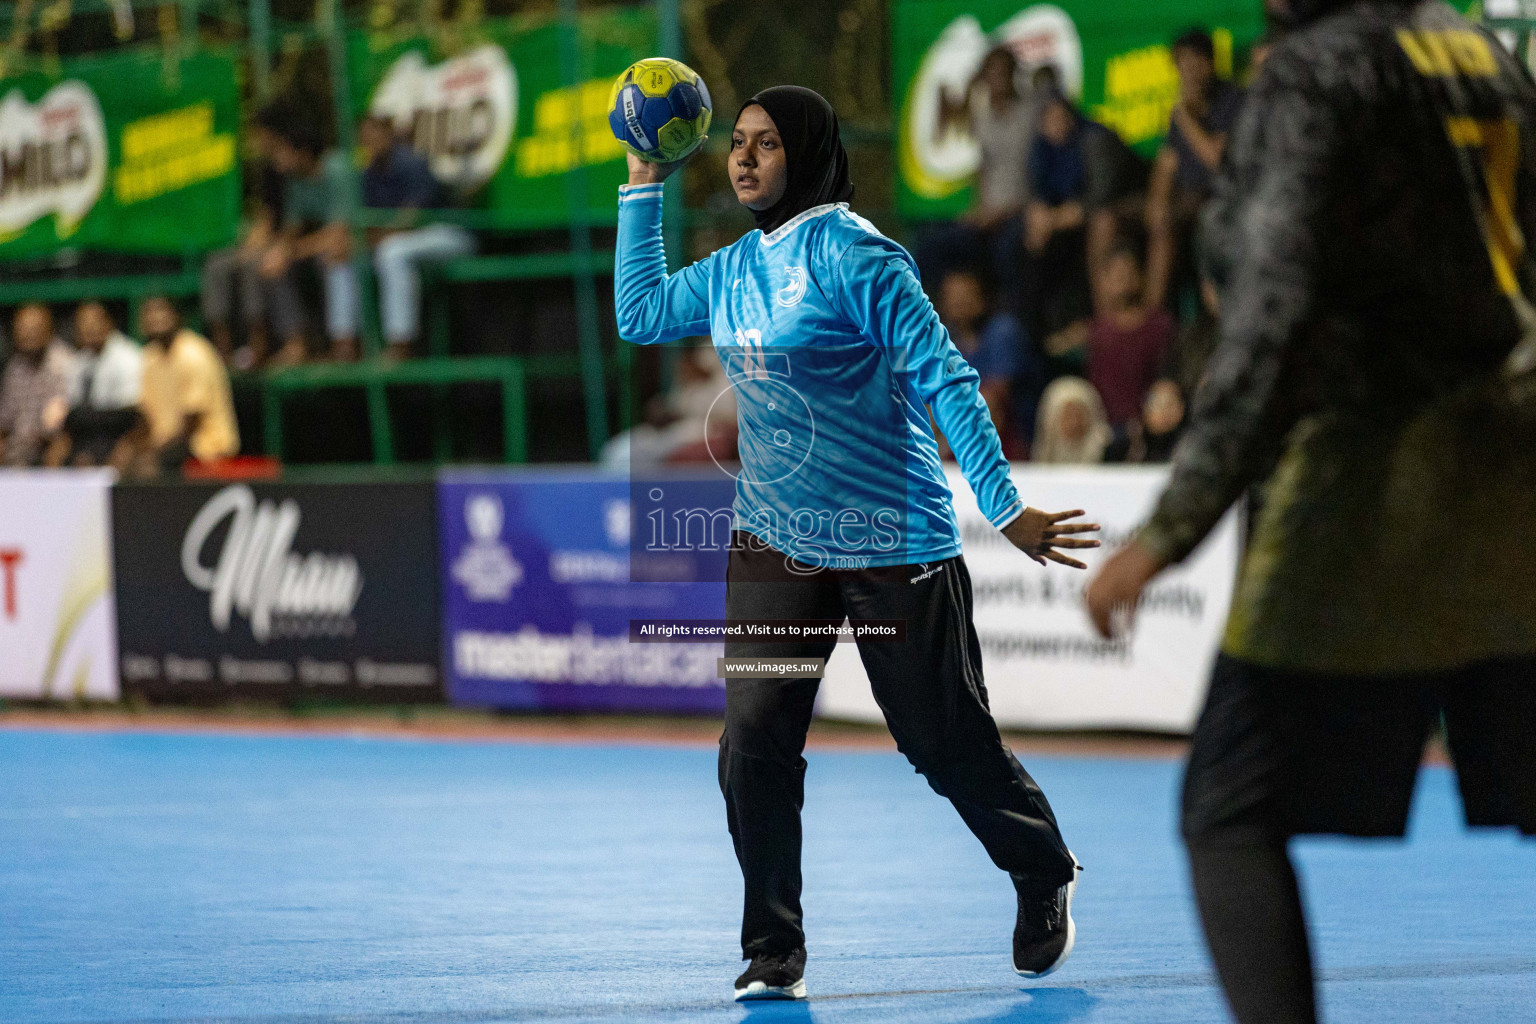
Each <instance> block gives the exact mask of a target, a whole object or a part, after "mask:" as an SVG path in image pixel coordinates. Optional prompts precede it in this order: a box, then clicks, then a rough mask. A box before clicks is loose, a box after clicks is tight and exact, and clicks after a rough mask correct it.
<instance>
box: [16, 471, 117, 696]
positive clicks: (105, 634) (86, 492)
mask: <svg viewBox="0 0 1536 1024" xmlns="http://www.w3.org/2000/svg"><path fill="white" fill-rule="evenodd" d="M111 488H112V473H111V471H110V470H47V471H38V472H29V471H26V470H15V471H0V696H5V697H22V698H31V699H52V700H70V699H76V698H89V699H92V700H116V699H117V694H118V688H117V613H116V609H115V606H114V604H113V596H112V551H111V543H112V541H111V529H112V525H111V517H110V515H109V509H108V502H109V501H110V500H111V498H110V494H111Z"/></svg>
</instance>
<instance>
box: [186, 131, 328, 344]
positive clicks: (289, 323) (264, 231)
mask: <svg viewBox="0 0 1536 1024" xmlns="http://www.w3.org/2000/svg"><path fill="white" fill-rule="evenodd" d="M300 116H301V115H300V114H298V113H297V112H294V111H292V110H291V109H290V108H289V107H288V106H287V105H273V106H269V107H267V108H266V109H264V110H262V111H260V112H259V113H258V114H257V116H256V124H255V138H256V146H257V150H258V152H259V153H260V154H261V156H262V160H261V162H260V163H259V164H258V165H257V167H256V185H257V188H256V195H255V196H254V199H253V202H252V205H251V208H250V210H249V211H248V213H247V217H246V220H245V223H244V224H243V225H242V231H241V237H240V240H239V242H238V243H237V244H236V245H234V246H231V247H230V248H228V249H220V250H219V251H217V252H212V253H209V254H208V256H207V258H206V259H205V260H204V261H203V279H202V306H203V321H204V323H206V324H207V326H208V333H209V336H210V338H211V339H212V341H213V343H214V346H215V347H216V348H218V350H219V353H220V355H222V356H223V357H224V358H225V360H227V361H228V362H229V363H230V364H231V365H232V366H236V367H238V368H240V369H252V368H254V367H256V366H260V365H261V364H262V363H263V362H265V361H266V359H267V355H268V352H269V345H270V342H269V326H270V332H271V333H272V334H275V335H276V336H277V338H278V339H279V340H280V342H281V343H282V345H283V347H284V351H285V352H286V353H287V354H288V357H289V358H290V359H291V358H292V357H294V356H296V355H302V353H303V351H304V308H303V304H302V302H301V301H300V299H299V294H298V287H297V284H296V282H295V280H294V275H293V273H292V270H291V267H287V266H285V267H283V268H282V270H281V272H280V273H275V274H274V275H273V276H268V275H267V274H264V273H263V267H264V264H265V261H266V259H267V252H268V250H269V249H271V248H272V247H273V245H274V244H276V243H277V242H278V240H279V233H280V231H281V228H282V225H283V223H284V218H283V192H284V189H285V188H286V187H287V179H286V178H285V177H284V175H283V174H282V173H280V172H279V171H278V169H277V166H276V164H275V163H274V161H273V158H272V154H273V152H274V150H275V148H276V147H277V146H278V145H279V144H280V143H279V139H278V134H277V133H278V129H279V128H280V127H281V126H282V125H283V124H284V123H285V121H287V120H291V119H295V118H298V117H300ZM275 262H276V261H275V260H274V267H275ZM237 300H238V302H237ZM237 307H238V309H237ZM237 312H238V313H239V317H238V323H237V322H236V313H237ZM237 327H239V328H243V330H244V333H245V338H244V341H245V344H244V345H242V346H241V347H240V348H239V350H238V351H236V349H235V336H236V328H237Z"/></svg>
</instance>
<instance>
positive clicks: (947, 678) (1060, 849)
mask: <svg viewBox="0 0 1536 1024" xmlns="http://www.w3.org/2000/svg"><path fill="white" fill-rule="evenodd" d="M754 543H756V549H755V550H743V545H742V544H738V545H737V546H736V550H734V551H733V552H732V555H731V563H730V572H729V575H728V586H727V591H726V615H727V618H729V619H731V620H742V619H829V620H835V621H841V620H842V619H843V618H844V616H847V617H848V618H850V619H855V620H859V619H902V620H905V622H906V639H905V641H904V642H900V643H891V642H865V641H860V644H859V655H860V657H861V658H862V659H863V661H864V667H865V670H866V671H867V672H868V674H869V679H870V684H871V687H872V689H873V691H874V696H875V700H876V702H877V703H878V704H879V705H880V709H881V711H883V712H884V713H885V720H886V722H887V724H888V725H889V726H890V730H891V735H892V736H894V737H895V739H896V745H897V747H898V748H899V749H900V750H901V752H902V753H903V754H905V755H906V757H907V759H908V760H909V761H911V762H912V765H913V766H914V767H915V768H916V769H917V770H918V771H919V772H921V773H922V775H923V776H924V777H925V778H926V779H927V780H928V784H929V785H931V786H932V787H933V789H934V791H935V792H937V793H939V794H940V795H941V796H944V797H947V798H948V799H949V800H950V802H951V803H953V804H954V805H955V810H957V811H959V812H960V817H961V818H963V819H964V820H965V823H966V825H968V826H969V827H970V829H971V831H972V832H973V833H975V835H976V838H978V839H980V840H981V842H982V845H983V846H985V847H986V850H987V853H988V854H989V855H990V856H991V858H992V861H993V863H995V864H996V865H997V866H998V867H1000V868H1002V869H1003V870H1004V871H1007V872H1009V873H1010V874H1012V875H1015V876H1018V877H1020V878H1021V879H1023V880H1024V882H1025V884H1028V885H1032V886H1038V888H1039V889H1040V890H1042V891H1046V890H1050V889H1054V888H1056V887H1058V886H1060V885H1064V884H1065V883H1067V882H1068V881H1070V880H1071V879H1072V877H1073V868H1074V865H1073V861H1072V858H1071V856H1070V854H1068V852H1067V848H1066V845H1065V843H1064V842H1063V840H1062V837H1061V831H1060V830H1059V829H1058V828H1057V826H1056V817H1055V815H1054V814H1053V813H1052V812H1051V806H1050V804H1049V803H1048V802H1047V801H1046V799H1045V794H1044V793H1042V792H1041V791H1040V787H1039V786H1037V785H1036V784H1035V781H1034V780H1033V779H1031V778H1030V777H1029V773H1028V772H1026V771H1025V770H1024V769H1023V767H1022V766H1020V764H1019V762H1018V760H1017V759H1015V758H1014V756H1013V754H1012V752H1011V751H1009V749H1008V748H1007V747H1006V746H1004V745H1003V741H1002V738H1001V737H1000V736H999V735H998V731H997V725H996V724H995V723H994V722H993V720H992V713H991V711H990V710H989V709H988V707H987V691H986V687H985V686H984V685H983V683H982V675H981V648H980V645H979V644H978V642H977V639H976V629H975V627H974V625H973V624H972V622H971V579H970V574H969V573H968V572H967V571H966V568H965V562H964V561H963V560H962V559H961V558H958V557H956V558H952V559H948V560H946V561H943V562H933V563H929V564H927V565H925V566H899V567H891V568H881V569H862V570H832V571H821V572H813V573H811V574H809V575H800V574H797V573H795V572H792V571H790V569H789V568H788V563H787V560H786V557H785V556H784V555H782V554H780V553H778V552H776V551H773V550H771V549H764V548H762V546H761V544H760V543H757V542H754ZM803 568H808V567H803ZM833 647H834V644H833V643H832V642H831V641H826V640H813V641H803V642H796V643H768V642H757V641H752V642H741V643H730V644H727V645H726V652H725V653H726V656H727V657H731V658H746V657H764V658H774V657H780V658H825V657H828V656H830V655H831V653H832V650H833ZM817 686H818V680H815V679H731V680H727V682H726V711H725V732H724V734H723V735H722V736H721V737H720V789H721V792H722V793H723V794H724V795H725V805H726V816H727V820H728V822H729V824H730V829H731V838H732V839H733V840H734V842H735V845H736V857H737V860H738V861H739V862H740V863H741V871H742V876H743V880H744V882H745V888H746V893H745V905H744V908H743V913H742V930H741V946H742V953H743V955H744V956H745V957H749V958H750V957H752V956H755V955H756V954H758V953H763V952H782V951H785V950H789V949H793V948H795V947H798V946H802V945H804V944H805V933H804V931H803V929H802V927H801V911H800V808H801V806H802V804H803V803H804V799H805V768H806V763H805V759H804V758H803V757H801V753H802V751H803V750H804V748H805V736H806V731H807V730H808V729H809V727H810V723H811V712H812V707H813V705H814V703H815V699H816V689H817Z"/></svg>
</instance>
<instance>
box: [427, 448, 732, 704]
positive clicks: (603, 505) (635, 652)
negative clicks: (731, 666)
mask: <svg viewBox="0 0 1536 1024" xmlns="http://www.w3.org/2000/svg"><path fill="white" fill-rule="evenodd" d="M714 490H715V491H717V492H720V493H719V494H717V495H715V497H717V498H722V500H723V503H724V504H725V505H726V506H727V507H728V506H729V503H730V488H729V486H726V485H719V484H716V485H715V486H714ZM634 514H635V513H634V511H633V507H632V501H631V481H630V480H629V479H628V478H627V477H623V476H598V475H596V474H593V473H583V472H559V471H546V472H533V471H523V472H518V473H467V472H466V473H448V474H445V475H444V476H442V477H441V479H440V481H439V484H438V522H439V524H440V529H441V531H442V536H441V551H442V590H443V664H444V674H445V677H446V682H447V687H448V695H449V699H450V700H451V701H452V702H454V703H456V704H468V705H479V706H489V707H504V708H528V709H548V710H567V711H672V712H719V711H721V710H723V709H724V707H725V688H724V686H725V684H724V682H723V680H721V679H720V677H719V675H718V672H717V669H718V659H719V658H720V657H721V656H722V655H723V653H724V645H723V644H722V643H718V642H716V643H660V644H649V643H632V642H631V640H630V636H629V623H630V620H631V619H637V618H648V619H649V618H655V619H669V618H687V619H719V618H721V617H722V616H723V615H724V614H725V586H724V574H723V572H715V573H713V574H712V575H710V576H708V577H705V578H707V579H710V580H717V581H719V582H706V583H676V582H649V581H644V580H642V581H639V582H632V578H633V577H632V568H631V543H630V542H631V536H632V534H633V532H634V523H633V522H632V518H633V516H634ZM669 553H670V552H669ZM669 578H671V579H676V578H677V577H676V576H671V577H669Z"/></svg>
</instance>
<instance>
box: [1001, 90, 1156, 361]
mask: <svg viewBox="0 0 1536 1024" xmlns="http://www.w3.org/2000/svg"><path fill="white" fill-rule="evenodd" d="M1145 186H1146V167H1145V165H1144V164H1143V162H1142V160H1141V158H1140V157H1139V156H1137V155H1136V154H1135V153H1134V152H1133V151H1132V150H1131V149H1130V147H1128V146H1127V145H1126V144H1125V143H1124V141H1122V140H1121V138H1120V136H1118V135H1116V134H1115V133H1114V132H1113V131H1112V130H1110V129H1109V128H1106V127H1105V126H1103V125H1101V124H1099V123H1097V122H1096V121H1092V120H1089V119H1088V118H1086V117H1083V116H1082V114H1081V113H1080V112H1079V111H1078V110H1077V108H1076V107H1075V106H1073V104H1072V101H1071V100H1069V99H1067V97H1065V96H1064V95H1062V94H1061V93H1059V92H1057V93H1053V94H1051V95H1050V96H1048V97H1047V98H1046V99H1045V101H1044V103H1043V105H1042V107H1041V110H1040V121H1039V126H1038V128H1037V130H1036V132H1035V137H1034V140H1033V142H1032V144H1031V147H1030V154H1029V194H1030V202H1029V207H1028V211H1027V213H1026V218H1025V231H1024V240H1025V248H1026V249H1027V251H1028V253H1029V255H1030V268H1031V272H1030V282H1031V287H1030V292H1029V301H1028V305H1027V308H1028V309H1029V311H1030V313H1031V314H1032V318H1033V327H1034V329H1035V330H1036V331H1037V332H1039V333H1041V334H1042V335H1044V334H1047V333H1050V332H1052V331H1054V330H1056V329H1057V328H1059V327H1060V326H1061V325H1063V324H1065V323H1068V322H1070V321H1072V320H1075V319H1077V318H1079V317H1082V316H1086V315H1087V314H1088V312H1089V310H1090V309H1091V304H1090V303H1091V300H1090V292H1089V281H1090V280H1092V279H1093V277H1094V276H1095V275H1096V273H1097V270H1098V267H1099V265H1100V264H1101V263H1102V262H1103V259H1104V256H1105V255H1106V253H1107V252H1108V250H1109V247H1110V244H1111V242H1112V241H1113V240H1114V238H1115V236H1116V235H1117V234H1118V232H1119V227H1120V222H1121V220H1122V219H1123V218H1124V217H1126V216H1128V215H1130V216H1134V215H1135V214H1136V212H1137V211H1139V209H1140V204H1141V192H1142V189H1143V188H1144V187H1145Z"/></svg>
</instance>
